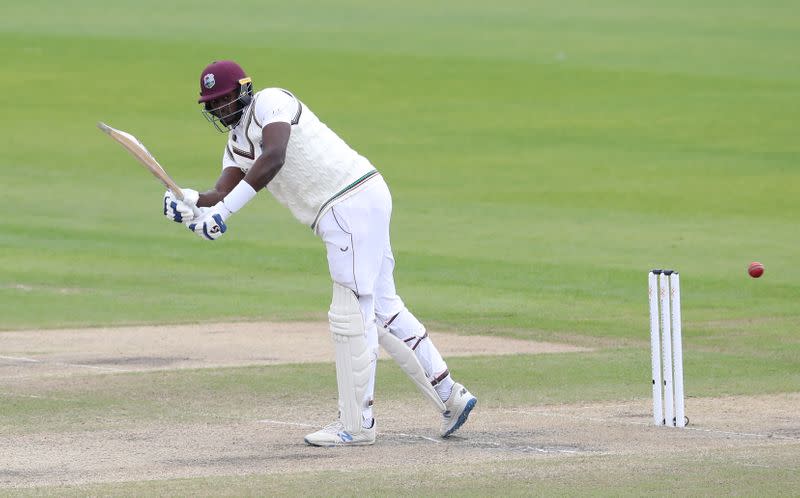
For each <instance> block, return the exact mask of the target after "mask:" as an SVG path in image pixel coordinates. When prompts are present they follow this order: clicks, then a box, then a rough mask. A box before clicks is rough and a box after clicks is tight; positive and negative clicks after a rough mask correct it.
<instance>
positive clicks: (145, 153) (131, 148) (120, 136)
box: [97, 122, 183, 200]
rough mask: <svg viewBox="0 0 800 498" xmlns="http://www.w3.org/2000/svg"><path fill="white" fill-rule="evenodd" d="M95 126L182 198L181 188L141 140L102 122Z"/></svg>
mask: <svg viewBox="0 0 800 498" xmlns="http://www.w3.org/2000/svg"><path fill="white" fill-rule="evenodd" d="M97 127H98V128H100V130H101V131H102V132H103V133H105V134H106V135H108V136H109V137H111V138H113V139H114V140H115V141H116V142H117V143H119V144H120V145H122V146H123V147H125V149H127V151H128V152H130V153H131V155H133V157H135V158H136V160H137V161H139V162H140V163H141V164H142V166H144V167H145V168H147V170H148V171H150V173H152V174H153V176H155V177H156V178H158V180H159V181H160V182H161V183H162V184H164V186H165V187H167V188H168V189H170V190H171V191H172V193H173V194H175V197H177V198H178V199H179V200H183V192H181V188H180V187H179V186H178V184H177V183H175V181H173V180H172V178H170V176H169V175H168V174H167V172H166V171H164V168H163V167H162V166H161V165H160V164H158V161H156V158H155V157H153V154H151V153H150V151H149V150H147V147H145V146H144V144H143V143H142V142H140V141H139V139H138V138H136V137H134V136H133V135H131V134H130V133H127V132H124V131H122V130H118V129H116V128H113V127H111V126H108V125H107V124H105V123H103V122H99V123H97Z"/></svg>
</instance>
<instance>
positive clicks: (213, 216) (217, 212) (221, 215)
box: [186, 201, 233, 240]
mask: <svg viewBox="0 0 800 498" xmlns="http://www.w3.org/2000/svg"><path fill="white" fill-rule="evenodd" d="M201 210H202V211H201V214H200V216H199V217H198V218H197V219H196V220H194V221H193V222H191V223H186V226H187V227H188V228H189V230H191V231H193V232H194V233H196V234H197V236H198V237H200V238H201V239H203V240H217V239H218V238H220V237H222V234H223V233H225V232H226V231H227V230H228V225H226V224H225V220H227V219H228V217H229V216H230V215H231V214H233V213H231V211H230V210H229V209H228V208H227V207H226V206H225V204H224V203H223V202H222V201H219V202H218V203H217V204H216V205H214V207H211V208H201Z"/></svg>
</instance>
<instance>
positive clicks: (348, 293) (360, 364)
mask: <svg viewBox="0 0 800 498" xmlns="http://www.w3.org/2000/svg"><path fill="white" fill-rule="evenodd" d="M328 320H329V322H330V327H331V336H332V338H333V343H334V347H335V349H336V381H337V384H338V387H339V412H340V413H339V416H340V418H341V421H342V423H343V424H344V428H345V430H346V431H348V432H350V433H351V434H352V433H355V432H359V431H360V430H361V419H362V410H363V409H364V408H365V406H364V405H365V399H364V397H365V395H366V392H367V385H368V384H369V378H370V354H369V348H368V346H367V338H366V332H365V328H364V319H363V317H362V316H361V307H360V306H359V304H358V298H357V297H356V295H355V294H354V293H353V291H352V290H350V289H348V288H347V287H344V286H342V285H339V284H337V283H335V282H334V284H333V300H332V301H331V308H330V311H329V312H328Z"/></svg>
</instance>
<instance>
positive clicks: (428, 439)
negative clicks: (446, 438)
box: [395, 432, 442, 444]
mask: <svg viewBox="0 0 800 498" xmlns="http://www.w3.org/2000/svg"><path fill="white" fill-rule="evenodd" d="M395 434H397V435H398V436H402V437H410V438H419V439H425V440H426V441H430V442H432V443H436V444H441V443H442V441H439V440H438V439H433V438H432V437H428V436H418V435H416V434H405V433H403V432H395Z"/></svg>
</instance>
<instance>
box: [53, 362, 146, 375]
mask: <svg viewBox="0 0 800 498" xmlns="http://www.w3.org/2000/svg"><path fill="white" fill-rule="evenodd" d="M51 365H58V366H60V367H77V368H92V369H95V370H105V371H107V372H120V373H122V372H133V370H127V369H125V368H114V367H100V366H97V365H81V364H80V363H62V362H54V363H51Z"/></svg>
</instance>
